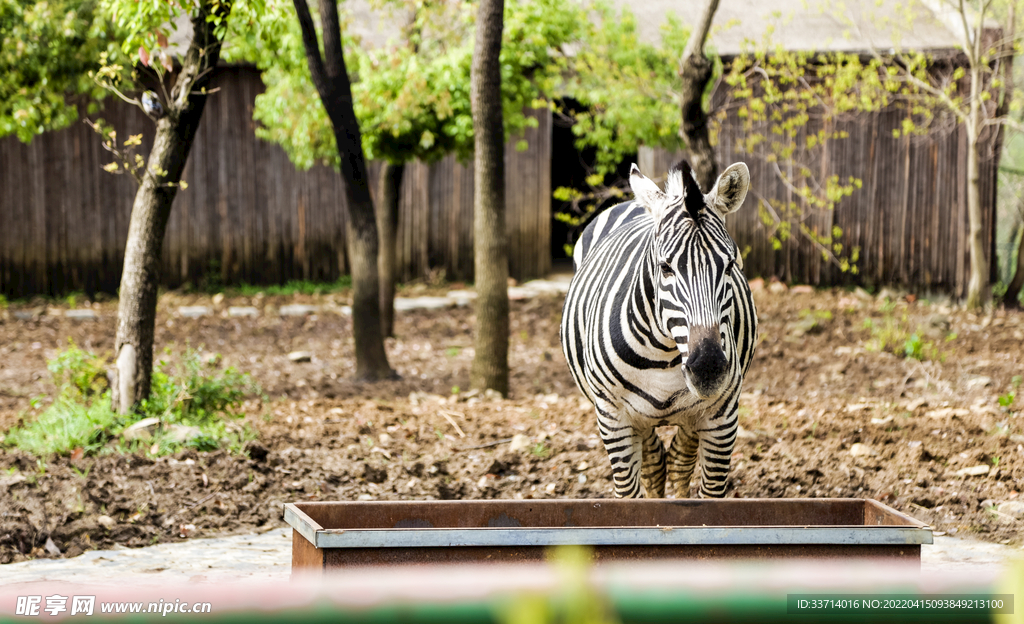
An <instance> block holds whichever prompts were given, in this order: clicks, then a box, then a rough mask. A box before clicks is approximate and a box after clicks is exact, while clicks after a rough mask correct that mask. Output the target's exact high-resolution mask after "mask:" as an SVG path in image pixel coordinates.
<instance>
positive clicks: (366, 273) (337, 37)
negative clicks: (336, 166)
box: [293, 0, 394, 381]
mask: <svg viewBox="0 0 1024 624" xmlns="http://www.w3.org/2000/svg"><path fill="white" fill-rule="evenodd" d="M293 3H294V5H295V12H296V13H297V14H298V18H299V26H300V27H301V29H302V43H303V46H304V47H305V49H306V61H307V62H308V64H309V72H310V75H311V76H312V78H313V84H314V85H315V86H316V89H317V92H318V93H319V95H320V100H321V102H323V105H324V109H325V110H326V111H327V116H328V118H329V119H330V120H331V126H332V127H333V129H334V139H335V142H336V143H337V146H338V155H339V156H340V157H341V178H342V180H343V182H344V186H345V198H346V199H347V200H348V224H347V227H346V230H345V237H346V240H347V242H348V254H349V264H350V265H351V267H352V333H353V335H354V338H355V352H356V377H357V378H358V379H361V380H365V381H379V380H381V379H388V378H391V377H393V376H394V371H392V370H391V366H390V365H389V364H388V358H387V353H386V352H385V351H384V337H383V335H382V334H381V319H380V281H379V277H378V273H377V252H378V241H377V221H376V215H375V214H374V209H373V199H372V198H371V197H370V184H369V180H368V177H369V175H368V173H367V169H366V156H365V155H364V154H363V142H362V135H361V133H360V131H359V121H358V120H357V119H356V114H355V110H354V108H353V104H352V86H351V83H350V81H349V77H348V71H347V69H346V68H345V55H344V53H343V51H342V48H341V26H340V23H339V21H338V4H337V0H321V2H320V20H321V27H322V28H321V30H322V32H323V38H324V53H323V55H322V56H321V54H320V43H319V41H318V40H317V35H316V27H315V26H314V24H313V18H312V16H311V15H310V12H309V7H308V6H307V5H306V0H293Z"/></svg>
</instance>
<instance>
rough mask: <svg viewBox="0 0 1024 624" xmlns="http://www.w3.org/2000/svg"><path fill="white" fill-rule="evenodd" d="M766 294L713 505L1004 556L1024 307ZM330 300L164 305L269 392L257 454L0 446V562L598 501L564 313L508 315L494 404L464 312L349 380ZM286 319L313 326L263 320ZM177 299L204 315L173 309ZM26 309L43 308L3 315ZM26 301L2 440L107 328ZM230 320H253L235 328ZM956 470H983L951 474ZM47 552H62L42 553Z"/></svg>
mask: <svg viewBox="0 0 1024 624" xmlns="http://www.w3.org/2000/svg"><path fill="white" fill-rule="evenodd" d="M772 286H773V288H762V289H760V290H758V291H757V292H756V293H755V296H756V299H757V308H758V315H759V319H760V324H761V332H760V336H761V341H760V344H759V346H758V348H757V352H756V356H755V359H754V363H753V366H752V369H751V371H750V373H749V374H748V376H747V379H746V383H745V386H744V395H743V397H742V401H741V405H742V407H741V421H740V422H741V426H742V431H741V433H740V438H739V440H738V442H737V445H736V450H735V453H734V455H733V469H732V473H731V475H730V486H729V492H728V496H733V497H744V498H750V497H773V498H775V497H785V498H794V497H871V498H875V499H878V500H880V501H883V502H885V503H887V504H889V505H891V506H893V507H895V508H896V509H899V510H901V511H904V512H906V513H908V514H910V515H913V516H915V517H917V518H919V519H921V520H923V521H926V522H929V523H931V524H932V525H933V526H934V527H935V528H936V530H938V531H945V532H947V533H950V534H960V535H963V534H971V535H973V536H975V537H979V538H981V539H986V540H990V541H1002V542H1006V541H1008V540H1014V541H1019V540H1020V539H1021V538H1020V537H1019V536H1020V535H1021V533H1022V531H1021V530H1022V528H1024V520H1022V519H1020V518H1021V516H1019V515H1018V516H1015V515H1014V513H1013V509H1014V504H1015V503H1018V502H1019V492H1020V491H1021V489H1022V486H1024V435H1022V434H1024V426H1022V425H1024V419H1021V418H1020V414H1021V413H1022V412H1024V407H1022V405H1024V397H1018V398H1017V400H1016V401H1015V402H1013V403H1011V404H1009V405H1005V406H1004V405H1000V402H999V398H1000V397H1003V402H1004V403H1006V402H1008V396H1007V395H1008V393H1009V392H1010V391H1011V390H1013V389H1014V385H1013V384H1014V377H1015V376H1018V375H1021V374H1024V364H1022V359H1024V349H1022V346H1024V314H1022V313H1020V312H1008V311H1003V310H996V311H994V312H990V313H987V314H982V315H974V314H969V313H966V312H964V311H961V310H956V309H951V307H950V306H949V305H948V302H947V303H946V304H945V305H944V304H943V303H942V302H941V301H934V302H927V301H924V300H922V299H917V300H913V299H914V298H913V297H905V296H903V295H901V294H898V293H883V294H882V295H880V296H877V297H872V296H871V295H869V294H867V293H865V292H863V291H859V292H848V291H842V290H835V291H814V292H807V291H809V289H803V288H797V289H790V290H788V291H782V286H781V285H772ZM773 291H777V292H773ZM885 295H888V298H887V297H886V296H885ZM343 299H344V295H343V294H342V295H326V296H295V297H287V298H285V297H256V298H252V299H249V298H241V297H239V298H230V297H229V298H228V299H227V300H226V301H217V302H216V303H215V302H213V301H211V299H210V298H209V297H205V296H198V295H187V296H186V295H180V294H175V293H171V294H167V295H164V296H162V297H161V300H160V306H159V318H158V322H157V336H156V339H157V344H158V345H159V348H161V349H162V348H163V347H170V349H171V352H172V353H180V352H182V351H183V350H184V348H185V347H186V345H191V346H192V347H202V349H203V350H204V351H206V352H216V353H220V354H222V356H223V360H222V362H221V365H222V366H227V365H232V366H235V367H237V368H239V369H241V370H243V371H247V372H250V373H252V375H253V376H254V377H255V378H256V380H258V381H259V383H260V384H261V385H262V387H263V388H264V391H265V393H266V395H267V396H268V397H269V400H268V401H266V402H262V401H260V400H259V399H258V398H257V397H253V398H252V399H251V400H250V401H249V402H248V403H247V407H246V412H247V416H246V419H247V420H248V421H249V422H250V423H251V424H252V425H253V426H254V427H256V428H257V429H258V430H259V432H260V439H259V442H258V443H255V444H253V445H252V446H251V447H250V450H249V453H248V456H247V457H246V456H238V455H234V456H232V455H229V454H227V453H226V452H223V451H220V452H213V453H196V452H194V451H189V452H184V453H180V454H178V455H177V456H175V457H173V458H172V457H165V458H148V457H143V456H128V457H125V456H113V455H107V456H101V457H85V458H81V459H77V460H71V459H70V458H68V457H49V458H44V459H43V460H42V461H37V458H35V457H32V456H29V455H27V454H25V453H22V452H20V451H17V450H14V449H11V448H9V447H4V448H2V449H0V562H3V563H8V562H13V561H21V560H24V559H26V558H30V557H52V556H74V555H77V554H80V553H81V552H83V551H84V550H89V549H96V548H109V547H111V546H113V545H114V544H123V545H127V546H142V545H148V544H151V543H156V542H166V541H177V540H182V539H186V538H187V537H195V536H210V535H214V534H226V533H229V532H244V531H253V530H258V529H260V528H269V527H273V526H281V525H283V522H282V519H281V516H282V512H281V507H280V505H281V503H283V502H289V501H303V500H359V499H362V500H367V499H381V500H425V499H474V498H584V497H608V496H611V495H612V485H611V479H610V475H611V470H610V467H609V464H608V460H607V457H606V455H605V452H604V450H603V448H602V446H601V444H600V442H599V439H598V436H597V430H596V426H595V421H594V415H593V412H592V409H591V408H590V406H589V404H586V403H585V401H583V400H582V397H581V395H580V394H579V393H578V391H577V390H576V389H575V387H574V385H573V382H572V378H571V377H570V375H569V371H568V369H567V368H566V365H565V360H564V358H563V357H562V353H561V349H560V347H559V344H558V331H557V330H558V323H559V319H560V315H561V305H562V299H561V298H560V297H555V296H547V297H541V298H536V299H530V300H522V301H514V302H513V305H512V343H511V344H512V348H511V355H510V359H511V366H512V370H513V373H512V392H511V396H510V398H508V399H501V398H500V397H495V396H493V395H490V394H488V395H475V396H474V395H472V393H467V392H466V388H467V387H468V385H469V384H468V381H469V366H470V363H471V361H472V357H473V349H472V334H471V331H472V327H473V314H472V310H471V308H466V307H463V308H451V309H447V310H440V311H438V310H435V311H410V312H400V313H399V314H398V316H397V324H396V333H397V338H396V339H392V340H389V342H388V355H389V357H390V361H391V363H392V365H393V366H394V367H395V368H396V369H397V370H398V372H399V373H400V374H401V376H402V380H401V381H395V382H388V383H382V384H377V385H366V384H358V383H353V382H350V381H348V378H349V377H350V376H351V375H352V373H353V370H354V361H353V356H352V344H351V331H352V329H351V328H352V325H351V319H350V318H349V317H347V316H344V315H342V314H338V313H335V312H332V311H331V310H336V309H337V306H339V305H340V304H342V303H344V301H343ZM908 299H910V300H911V301H910V302H909V303H908V301H907V300H908ZM887 301H888V303H887ZM287 303H317V304H320V305H322V306H325V309H326V311H323V312H321V313H319V314H317V315H312V316H308V317H305V318H293V317H279V316H278V315H277V314H276V312H275V311H276V310H278V309H280V307H281V306H282V305H284V304H287ZM194 304H202V305H208V306H211V307H212V308H214V309H215V311H216V312H215V314H214V315H212V316H209V317H205V318H200V319H193V320H190V319H184V318H181V317H180V316H178V315H177V312H176V311H177V309H178V307H179V306H183V305H194ZM33 305H34V306H35V307H37V308H41V309H42V311H43V314H41V315H40V316H38V317H37V318H34V319H32V320H22V319H18V318H16V315H15V314H14V313H15V312H16V311H22V312H24V311H26V310H29V309H30V308H32V307H33ZM33 305H30V304H25V305H16V306H12V307H11V309H9V310H7V312H6V313H4V315H3V316H2V318H0V432H2V431H6V430H7V429H8V428H9V427H11V426H13V425H15V424H17V423H19V422H20V421H21V420H22V419H23V418H31V414H32V413H33V410H32V408H31V407H30V400H31V399H32V397H35V396H37V395H48V396H52V395H53V394H54V388H53V386H52V384H51V383H50V382H49V376H48V374H47V371H46V358H48V357H52V356H53V355H54V354H55V353H56V352H57V350H58V349H60V348H62V347H64V346H65V345H66V344H67V340H68V338H73V339H74V340H75V342H76V343H77V344H78V345H79V346H82V347H84V348H88V349H91V350H93V351H96V352H101V353H102V352H109V351H110V350H111V349H112V341H113V335H114V323H115V315H116V305H115V304H114V303H113V302H105V303H98V304H93V306H94V310H95V311H96V312H97V313H98V314H99V315H100V320H98V321H92V322H90V321H76V320H71V319H68V318H65V317H63V316H58V315H56V314H52V313H51V314H46V313H45V307H46V305H47V304H45V303H36V304H33ZM231 305H235V306H248V305H252V306H256V307H257V308H260V309H261V311H262V315H261V316H260V317H257V318H230V317H228V316H227V313H226V308H227V306H231ZM65 309H66V306H65ZM222 311H223V313H222ZM51 312H55V311H51ZM20 316H24V315H23V314H22V315H20ZM904 319H905V320H904ZM869 324H871V325H873V326H874V328H875V329H874V330H872V329H871V328H870V327H869V326H868V325H869ZM887 328H889V329H887ZM892 328H903V329H904V330H906V331H914V330H917V331H918V336H919V337H920V338H921V339H922V345H921V351H922V353H924V354H925V356H926V358H927V357H931V358H932V359H926V361H919V360H917V359H913V358H904V357H898V356H896V355H893V354H890V353H887V352H885V351H881V350H878V349H877V343H876V342H875V341H876V340H877V339H878V338H879V337H885V336H886V335H887V334H886V331H889V330H891V329H892ZM893 332H895V330H892V331H890V333H893ZM953 336H955V337H953ZM900 338H901V340H900V341H899V347H898V350H899V351H900V352H901V353H902V352H903V345H904V340H903V338H905V335H902V334H901V335H900ZM295 350H304V351H309V352H311V353H312V354H313V358H312V361H311V362H308V363H293V362H291V361H289V360H288V357H287V355H288V353H289V352H291V351H295ZM1016 383H1017V384H1019V383H1020V380H1019V379H1018V380H1017V382H1016ZM456 387H457V388H461V389H462V391H461V392H458V393H453V390H455V389H456ZM1016 393H1017V394H1018V395H1019V394H1020V390H1019V389H1017V391H1016ZM979 466H983V467H984V468H978V467H979ZM970 468H974V470H973V471H970V472H982V471H985V473H984V474H973V475H972V474H965V473H964V472H960V471H962V470H963V469H970ZM1007 502H1009V503H1010V505H1007V504H1005V503H1007ZM1000 504H1002V507H998V505H1000ZM1017 509H1018V510H1019V505H1018V507H1017ZM48 540H50V542H52V543H51V544H50V545H51V546H53V547H56V550H59V551H60V552H61V553H62V554H60V555H57V554H54V553H55V552H56V550H54V549H53V548H49V549H47V542H48Z"/></svg>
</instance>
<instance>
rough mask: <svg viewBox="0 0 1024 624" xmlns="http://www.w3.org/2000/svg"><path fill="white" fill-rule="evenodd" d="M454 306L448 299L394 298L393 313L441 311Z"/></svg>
mask: <svg viewBox="0 0 1024 624" xmlns="http://www.w3.org/2000/svg"><path fill="white" fill-rule="evenodd" d="M452 305H454V302H453V301H452V300H451V299H449V298H448V297H395V311H396V312H405V311H408V310H442V309H444V308H448V307H451V306H452Z"/></svg>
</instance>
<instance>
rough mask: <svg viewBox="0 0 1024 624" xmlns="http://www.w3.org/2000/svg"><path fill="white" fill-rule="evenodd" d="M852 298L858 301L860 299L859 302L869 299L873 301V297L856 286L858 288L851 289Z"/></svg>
mask: <svg viewBox="0 0 1024 624" xmlns="http://www.w3.org/2000/svg"><path fill="white" fill-rule="evenodd" d="M853 296H854V297H856V298H858V299H860V300H862V301H868V300H870V299H874V297H872V296H871V293H869V292H868V291H866V290H864V289H863V288H861V287H860V286H858V287H856V288H854V289H853Z"/></svg>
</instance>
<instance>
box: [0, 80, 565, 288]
mask: <svg viewBox="0 0 1024 624" xmlns="http://www.w3.org/2000/svg"><path fill="white" fill-rule="evenodd" d="M214 86H218V87H220V88H221V89H220V91H219V92H217V93H216V94H214V95H213V96H211V97H210V99H209V101H208V103H207V106H206V111H205V113H204V115H203V120H202V123H201V125H200V127H199V131H198V133H197V135H196V140H195V144H194V145H193V146H192V151H191V154H190V156H189V161H188V165H187V167H186V169H185V176H184V179H185V181H186V182H188V188H187V189H186V190H184V191H181V192H179V193H178V196H177V199H176V200H175V203H174V209H173V211H172V213H171V218H170V221H169V223H168V229H167V235H166V238H165V239H164V249H163V262H162V281H163V283H164V284H165V285H167V286H170V287H177V286H179V285H182V284H184V283H186V282H190V283H192V284H202V283H206V284H210V283H225V284H229V283H240V282H247V283H251V284H269V283H280V282H283V281H286V280H289V279H310V280H334V279H337V278H338V277H339V276H340V275H343V274H344V273H345V272H346V271H347V265H346V258H345V237H344V230H345V213H346V210H345V202H344V194H343V193H342V182H341V178H340V176H339V175H338V174H337V173H336V172H335V171H334V170H333V169H330V168H327V167H322V166H318V167H314V168H313V169H311V170H309V171H305V172H300V171H296V170H295V167H294V166H293V165H292V164H291V162H290V161H289V160H288V157H287V156H286V155H285V153H284V151H283V150H281V149H280V148H279V147H278V146H276V145H273V144H270V143H267V142H264V141H260V140H258V139H256V137H255V134H254V122H253V121H252V109H253V103H254V101H255V97H256V95H257V94H258V93H259V92H260V91H261V90H262V88H263V87H262V83H261V82H260V79H259V74H258V72H257V71H256V70H255V69H253V68H248V67H227V68H222V69H220V70H218V75H217V76H216V77H215V79H214ZM536 114H537V117H538V121H539V127H537V128H534V129H529V130H527V132H526V136H525V139H526V141H527V142H528V144H529V148H528V149H527V150H526V151H524V152H518V151H516V150H515V148H514V144H515V142H516V139H514V140H513V141H510V142H509V145H508V146H507V148H506V160H505V162H506V172H507V174H506V179H507V183H506V189H507V191H506V197H507V202H508V205H507V212H508V227H509V237H510V241H509V242H510V245H509V251H510V271H511V274H512V275H513V276H514V277H517V278H519V279H523V278H529V277H535V276H539V275H544V274H546V273H547V272H548V271H549V270H550V263H551V257H550V252H549V247H550V242H549V241H550V236H551V201H550V197H551V194H550V187H551V181H550V175H551V174H550V160H551V156H550V154H551V114H550V112H549V111H537V113H536ZM100 116H101V117H104V118H105V119H106V120H107V121H108V122H110V123H112V124H113V125H114V127H115V128H117V131H118V135H119V137H122V138H125V137H127V136H129V135H130V134H139V133H143V134H145V135H150V136H147V139H146V140H151V135H152V131H153V125H152V122H151V121H149V119H147V118H146V117H145V116H144V115H143V114H142V112H141V111H139V110H138V109H137V108H135V107H132V106H128V105H125V104H123V103H121V102H119V101H116V100H114V99H113V98H112V99H111V100H110V101H108V102H107V105H106V108H105V110H104V111H103V113H101V115H100ZM148 147H149V144H148V143H147V142H146V141H144V143H143V153H145V152H146V150H148ZM110 160H111V158H110V157H109V155H108V154H107V153H106V152H104V151H103V149H102V147H101V146H100V141H99V140H98V137H97V136H96V135H95V133H94V132H93V131H92V130H91V129H90V128H89V127H87V126H86V125H85V124H84V123H76V124H74V125H73V126H72V127H70V128H67V129H65V130H62V131H59V132H50V133H46V134H43V135H41V136H38V137H36V138H35V140H33V141H32V143H31V144H28V145H24V144H22V143H20V142H18V141H17V139H15V138H14V137H8V138H6V139H3V140H0V293H2V294H4V295H6V296H8V297H19V296H27V295H32V294H51V295H59V294H61V293H65V292H69V291H76V290H85V291H86V292H95V291H107V292H113V291H114V290H116V288H117V284H118V282H119V281H120V277H121V264H122V259H123V255H124V245H125V240H126V238H127V233H128V222H129V217H130V214H131V205H132V201H133V199H134V196H135V188H136V187H135V183H134V181H133V180H132V179H131V178H130V177H128V176H126V175H121V176H114V175H111V174H108V173H106V172H104V171H103V170H102V169H101V167H102V166H103V165H104V164H106V163H108V162H110ZM377 170H378V167H376V166H373V167H371V174H372V175H375V173H376V171H377ZM472 213H473V173H472V163H468V164H467V165H461V164H459V163H457V162H456V161H455V160H454V158H451V157H449V158H446V159H444V160H442V161H441V162H439V163H435V164H433V165H430V166H427V165H424V164H422V163H415V164H412V165H410V166H409V167H408V168H407V169H406V175H405V179H404V182H403V189H402V203H401V208H400V222H399V227H398V241H399V246H398V262H399V278H400V279H402V280H410V279H413V278H417V277H420V276H424V275H426V274H427V273H428V272H429V270H430V269H431V268H432V267H433V268H444V269H445V271H446V274H447V276H448V277H449V278H450V279H467V280H468V279H472V273H473V251H472V250H473V218H472Z"/></svg>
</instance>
